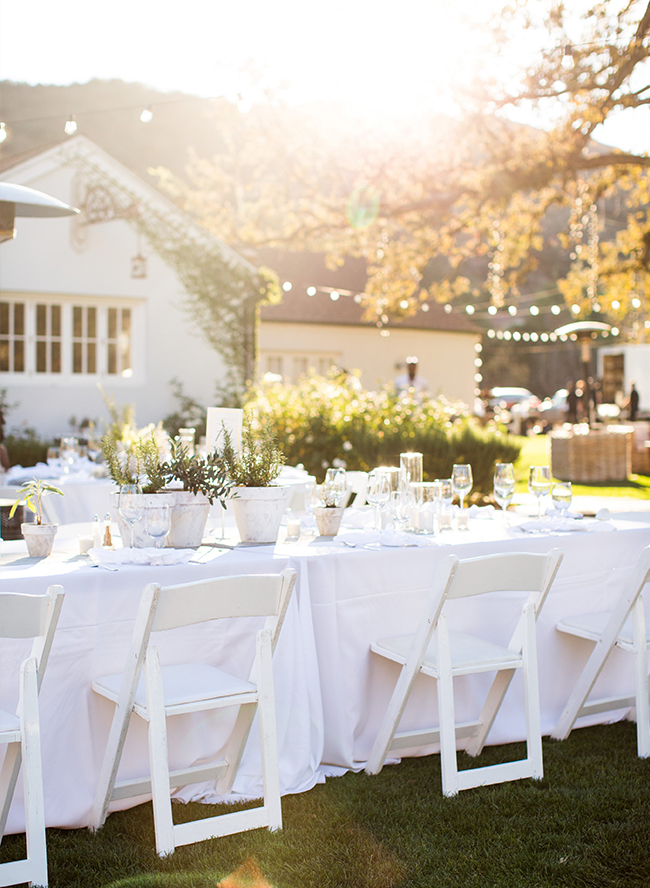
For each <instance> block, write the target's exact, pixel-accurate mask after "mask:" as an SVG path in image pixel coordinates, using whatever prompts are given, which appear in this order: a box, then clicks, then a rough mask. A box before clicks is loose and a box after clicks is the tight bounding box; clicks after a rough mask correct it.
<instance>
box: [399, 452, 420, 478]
mask: <svg viewBox="0 0 650 888" xmlns="http://www.w3.org/2000/svg"><path fill="white" fill-rule="evenodd" d="M399 467H400V469H401V470H402V473H403V475H404V479H405V483H406V484H410V483H416V482H418V481H421V480H422V454H421V453H415V452H414V453H400V455H399Z"/></svg>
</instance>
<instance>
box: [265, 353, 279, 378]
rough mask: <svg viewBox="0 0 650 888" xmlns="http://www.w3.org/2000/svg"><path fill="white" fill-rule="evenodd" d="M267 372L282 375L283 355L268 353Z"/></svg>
mask: <svg viewBox="0 0 650 888" xmlns="http://www.w3.org/2000/svg"><path fill="white" fill-rule="evenodd" d="M265 363H266V369H265V371H264V372H265V373H273V374H274V375H275V376H282V363H283V362H282V355H266V361H265Z"/></svg>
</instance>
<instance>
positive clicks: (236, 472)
mask: <svg viewBox="0 0 650 888" xmlns="http://www.w3.org/2000/svg"><path fill="white" fill-rule="evenodd" d="M222 435H223V444H222V445H221V448H220V449H218V450H215V454H214V459H215V464H216V465H218V466H219V467H220V468H222V469H223V471H224V472H225V474H226V475H227V477H228V478H229V480H230V481H231V482H232V485H233V486H232V497H233V498H232V508H233V512H234V515H235V521H236V522H237V528H238V530H239V535H240V537H241V540H242V542H243V543H275V542H276V540H277V538H278V531H279V530H280V522H281V520H282V514H283V512H284V510H285V508H286V505H287V503H288V500H289V494H290V492H291V489H290V488H289V487H288V486H286V485H279V484H276V483H275V481H276V479H277V478H278V476H279V474H280V472H281V471H282V466H283V465H284V454H283V453H282V451H281V450H280V448H279V447H278V444H277V441H276V439H275V436H274V434H273V432H272V431H271V429H270V428H269V427H268V426H262V427H261V428H260V429H257V430H256V429H254V427H253V423H252V420H251V418H250V417H246V419H245V420H244V425H243V428H242V440H241V448H240V450H239V451H235V448H234V446H233V442H232V437H231V435H230V433H229V432H228V430H227V429H226V427H225V426H224V428H223V432H222Z"/></svg>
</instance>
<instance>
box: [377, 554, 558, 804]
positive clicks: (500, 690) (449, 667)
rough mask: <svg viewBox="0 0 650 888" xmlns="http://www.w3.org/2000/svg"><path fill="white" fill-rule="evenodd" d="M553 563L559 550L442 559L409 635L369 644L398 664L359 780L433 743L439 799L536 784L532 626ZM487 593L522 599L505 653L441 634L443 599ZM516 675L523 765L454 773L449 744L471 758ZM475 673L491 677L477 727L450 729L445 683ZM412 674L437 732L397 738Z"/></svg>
mask: <svg viewBox="0 0 650 888" xmlns="http://www.w3.org/2000/svg"><path fill="white" fill-rule="evenodd" d="M561 560H562V552H561V551H560V550H559V549H553V550H552V551H551V552H549V553H548V554H547V555H539V554H532V553H521V554H519V553H513V554H504V555H488V556H485V557H481V558H470V559H467V560H465V561H459V560H458V558H456V557H455V556H453V555H450V556H448V557H447V558H446V559H445V561H444V562H443V564H442V566H441V569H440V570H439V571H438V573H437V575H436V577H435V578H434V583H433V587H432V592H431V594H430V596H429V599H428V601H427V605H426V607H425V610H424V613H423V615H422V616H421V618H420V622H419V625H418V627H417V630H416V632H415V634H414V635H412V636H409V635H406V636H399V637H395V638H385V639H382V640H380V641H377V642H375V643H374V644H372V645H371V650H372V651H373V653H375V654H378V655H379V656H380V657H385V658H387V659H389V660H393V661H394V662H396V663H399V664H400V666H401V667H402V668H401V672H400V675H399V678H398V680H397V684H396V685H395V689H394V691H393V694H392V697H391V699H390V702H389V704H388V708H387V710H386V714H385V716H384V719H383V722H382V724H381V727H380V730H379V733H378V735H377V739H376V740H375V743H374V746H373V748H372V752H371V754H370V758H369V759H368V763H367V765H366V772H367V773H369V774H377V773H379V771H380V770H381V769H382V767H383V764H384V761H385V759H386V756H387V754H388V752H389V751H391V750H399V749H407V748H409V747H414V746H423V745H427V744H430V743H438V742H439V743H440V759H441V770H442V791H443V794H444V795H446V796H453V795H456V794H457V793H458V791H459V790H461V789H470V788H471V787H474V786H484V785H488V784H491V783H501V782H504V781H506V780H518V779H521V778H524V777H535V778H537V779H541V777H542V776H543V766H542V739H541V728H540V714H539V690H538V684H537V645H536V634H535V622H536V619H537V616H538V614H539V612H540V610H541V608H542V605H543V604H544V600H545V599H546V596H547V594H548V591H549V589H550V587H551V584H552V582H553V580H554V578H555V575H556V573H557V570H558V568H559V566H560V562H561ZM495 591H503V592H506V591H513V592H522V593H523V592H525V593H528V597H527V599H526V601H525V602H524V604H523V609H522V614H521V617H520V619H519V621H518V622H517V626H516V628H515V631H514V633H513V635H512V638H511V639H510V642H509V644H508V646H507V647H502V646H501V645H498V644H494V643H493V642H492V641H488V640H486V639H484V638H478V637H476V636H473V635H468V634H465V633H461V632H450V631H449V630H448V628H447V621H446V617H445V614H444V612H443V607H444V604H445V602H446V601H447V600H448V599H458V598H465V597H468V596H474V595H481V594H483V593H486V592H495ZM516 669H522V671H523V678H524V694H525V712H526V741H527V755H526V758H525V759H521V760H518V761H515V762H507V763H505V764H498V765H490V766H485V767H482V768H470V769H465V770H462V771H459V770H458V761H457V757H456V740H457V739H461V738H469V741H468V743H467V746H466V752H468V753H469V755H471V756H477V755H479V754H480V752H481V750H482V749H483V746H484V744H485V741H486V739H487V736H488V733H489V731H490V729H491V727H492V725H493V723H494V719H495V718H496V715H497V712H498V711H499V708H500V706H501V703H502V702H503V698H504V696H505V694H506V691H507V690H508V687H509V686H510V682H511V681H512V678H513V676H514V674H515V670H516ZM479 672H496V676H495V678H494V680H493V682H492V685H491V687H490V690H489V693H488V695H487V698H486V700H485V703H484V705H483V709H482V710H481V713H480V715H479V717H478V720H477V721H475V722H467V723H464V724H456V720H455V707H454V689H453V678H454V676H458V675H471V674H474V673H479ZM420 673H421V674H422V675H426V676H429V677H431V678H434V679H435V680H436V682H437V689H438V720H439V727H438V728H436V729H433V730H431V729H425V730H415V731H405V732H402V733H398V732H397V728H398V726H399V723H400V720H401V718H402V715H403V713H404V709H405V707H406V704H407V701H408V698H409V695H410V693H411V690H412V688H413V684H414V682H415V679H416V677H417V676H418V675H419V674H420Z"/></svg>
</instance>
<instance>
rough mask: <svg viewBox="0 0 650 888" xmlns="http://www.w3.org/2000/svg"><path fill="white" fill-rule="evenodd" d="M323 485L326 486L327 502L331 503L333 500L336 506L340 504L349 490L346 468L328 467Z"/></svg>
mask: <svg viewBox="0 0 650 888" xmlns="http://www.w3.org/2000/svg"><path fill="white" fill-rule="evenodd" d="M323 486H324V488H325V498H326V500H325V501H326V504H329V502H330V501H331V502H333V504H334V505H335V506H339V505H340V504H341V501H342V500H343V497H344V496H345V491H346V490H347V480H346V478H345V469H328V470H327V472H326V473H325V483H324V485H323Z"/></svg>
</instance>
